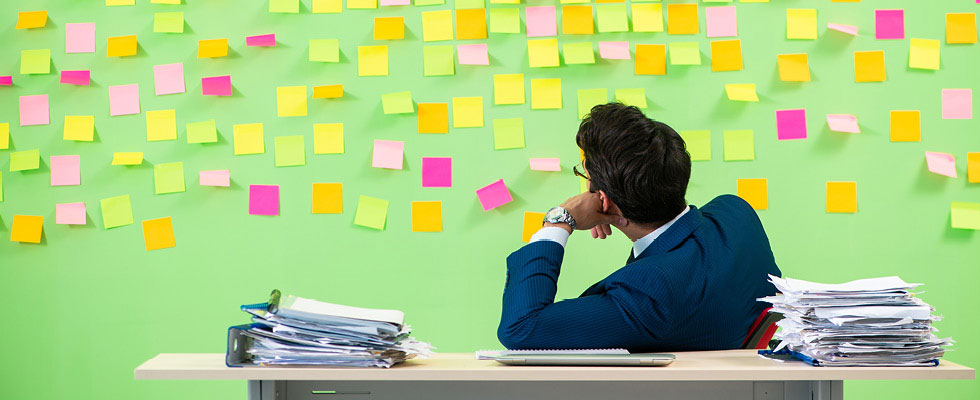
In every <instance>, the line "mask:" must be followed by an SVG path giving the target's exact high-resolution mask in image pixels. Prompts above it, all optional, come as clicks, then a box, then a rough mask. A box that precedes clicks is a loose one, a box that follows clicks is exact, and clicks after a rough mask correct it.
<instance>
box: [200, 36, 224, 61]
mask: <svg viewBox="0 0 980 400" xmlns="http://www.w3.org/2000/svg"><path fill="white" fill-rule="evenodd" d="M227 55H228V39H208V40H198V41H197V58H213V57H224V56H227Z"/></svg>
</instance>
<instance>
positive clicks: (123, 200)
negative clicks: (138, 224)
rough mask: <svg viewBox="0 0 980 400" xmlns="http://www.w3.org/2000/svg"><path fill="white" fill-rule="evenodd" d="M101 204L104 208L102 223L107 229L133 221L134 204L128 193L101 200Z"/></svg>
mask: <svg viewBox="0 0 980 400" xmlns="http://www.w3.org/2000/svg"><path fill="white" fill-rule="evenodd" d="M99 205H100V206H101V208H102V225H103V226H104V227H105V229H110V228H115V227H119V226H124V225H129V224H132V223H133V206H132V203H131V202H130V200H129V195H128V194H124V195H122V196H115V197H109V198H105V199H102V200H99Z"/></svg>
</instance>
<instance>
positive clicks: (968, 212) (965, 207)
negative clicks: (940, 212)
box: [949, 201, 980, 230]
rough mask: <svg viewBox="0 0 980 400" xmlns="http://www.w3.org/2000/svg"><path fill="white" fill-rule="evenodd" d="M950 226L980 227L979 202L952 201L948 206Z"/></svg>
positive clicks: (959, 227)
mask: <svg viewBox="0 0 980 400" xmlns="http://www.w3.org/2000/svg"><path fill="white" fill-rule="evenodd" d="M949 218H950V226H952V227H953V228H956V229H974V230H977V229H980V203H968V202H965V201H954V202H951V203H950V206H949Z"/></svg>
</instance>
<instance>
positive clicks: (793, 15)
mask: <svg viewBox="0 0 980 400" xmlns="http://www.w3.org/2000/svg"><path fill="white" fill-rule="evenodd" d="M786 38H787V39H816V38H817V10H816V9H813V8H787V9H786Z"/></svg>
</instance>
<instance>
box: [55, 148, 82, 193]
mask: <svg viewBox="0 0 980 400" xmlns="http://www.w3.org/2000/svg"><path fill="white" fill-rule="evenodd" d="M81 184H82V174H81V156H78V155H71V156H51V186H74V185H81Z"/></svg>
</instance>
